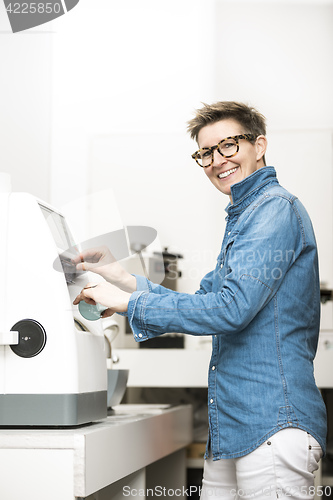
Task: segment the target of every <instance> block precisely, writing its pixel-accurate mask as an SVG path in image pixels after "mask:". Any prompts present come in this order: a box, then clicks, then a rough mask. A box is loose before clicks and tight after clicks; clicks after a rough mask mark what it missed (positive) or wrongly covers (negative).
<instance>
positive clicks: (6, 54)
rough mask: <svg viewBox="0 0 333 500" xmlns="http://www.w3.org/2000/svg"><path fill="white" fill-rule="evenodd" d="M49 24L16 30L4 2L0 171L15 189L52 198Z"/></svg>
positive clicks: (0, 24) (0, 20) (0, 46)
mask: <svg viewBox="0 0 333 500" xmlns="http://www.w3.org/2000/svg"><path fill="white" fill-rule="evenodd" d="M48 30H50V27H48V28H46V27H45V26H44V27H40V28H36V29H33V30H29V31H28V32H22V33H17V34H15V35H14V34H13V33H12V32H11V28H10V25H9V21H8V17H7V14H6V11H5V7H4V3H3V2H1V4H0V61H1V78H0V103H1V111H0V171H2V172H8V173H10V174H11V178H12V187H13V189H14V190H15V191H28V192H30V193H33V194H34V195H36V196H38V197H40V198H42V199H48V197H49V191H50V135H51V93H52V81H51V72H52V59H51V54H52V52H51V40H52V34H51V33H50V32H49V31H48Z"/></svg>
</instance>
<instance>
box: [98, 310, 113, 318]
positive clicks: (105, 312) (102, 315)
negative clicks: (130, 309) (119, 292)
mask: <svg viewBox="0 0 333 500" xmlns="http://www.w3.org/2000/svg"><path fill="white" fill-rule="evenodd" d="M113 315H114V311H112V310H111V309H106V310H105V311H103V313H102V314H101V318H109V317H110V316H113Z"/></svg>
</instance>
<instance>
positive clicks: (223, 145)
mask: <svg viewBox="0 0 333 500" xmlns="http://www.w3.org/2000/svg"><path fill="white" fill-rule="evenodd" d="M237 147H238V143H237V142H236V141H235V139H226V140H225V141H222V142H220V143H219V144H218V146H217V149H218V151H219V153H220V154H221V155H222V156H224V157H226V158H228V157H231V156H234V155H235V154H236V153H237ZM214 149H215V148H214ZM213 154H214V150H213V152H212V151H211V149H207V150H206V149H200V150H199V154H198V156H197V161H198V163H199V165H201V166H202V167H208V166H209V165H210V164H211V163H212V161H213Z"/></svg>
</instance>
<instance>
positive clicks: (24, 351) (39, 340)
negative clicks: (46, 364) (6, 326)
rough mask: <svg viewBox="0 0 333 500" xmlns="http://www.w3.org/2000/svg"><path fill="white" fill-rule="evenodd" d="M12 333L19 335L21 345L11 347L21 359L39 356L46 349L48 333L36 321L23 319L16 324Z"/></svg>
mask: <svg viewBox="0 0 333 500" xmlns="http://www.w3.org/2000/svg"><path fill="white" fill-rule="evenodd" d="M11 331H15V332H18V333H19V343H18V344H17V345H11V346H10V348H11V350H12V351H13V352H14V353H15V354H17V356H20V357H21V358H32V357H34V356H37V354H39V353H40V352H41V351H42V350H43V349H44V347H45V344H46V332H45V330H44V328H43V327H42V325H41V324H40V323H38V321H35V320H34V319H22V320H21V321H18V322H17V323H15V325H14V326H13V327H12V328H11Z"/></svg>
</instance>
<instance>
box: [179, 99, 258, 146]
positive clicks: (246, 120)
mask: <svg viewBox="0 0 333 500" xmlns="http://www.w3.org/2000/svg"><path fill="white" fill-rule="evenodd" d="M203 104H204V106H203V107H202V108H200V109H198V110H197V111H196V113H195V117H194V118H192V120H190V121H189V122H188V127H187V130H188V132H189V133H190V135H191V137H192V139H195V140H196V141H197V142H198V135H199V132H200V130H201V129H202V128H203V127H205V126H206V125H210V124H212V123H216V122H219V121H220V120H226V119H228V118H232V119H233V120H235V121H237V122H238V123H240V124H241V125H242V127H243V128H244V130H242V132H243V133H244V134H253V135H255V136H256V137H257V136H258V135H266V119H265V117H264V116H263V115H262V114H261V113H259V112H258V111H257V110H256V109H255V108H253V107H250V106H247V105H246V104H244V103H241V102H235V101H220V102H216V103H214V104H205V103H203Z"/></svg>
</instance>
